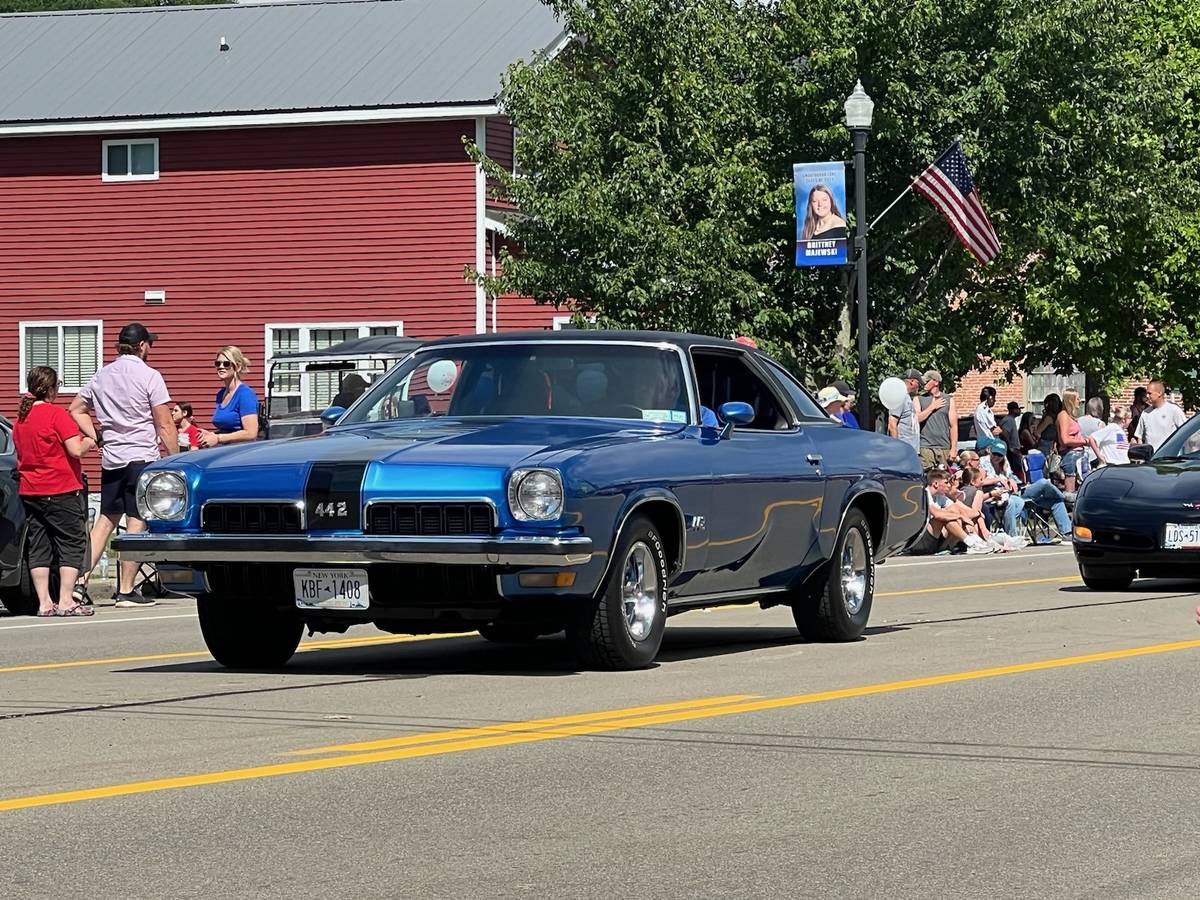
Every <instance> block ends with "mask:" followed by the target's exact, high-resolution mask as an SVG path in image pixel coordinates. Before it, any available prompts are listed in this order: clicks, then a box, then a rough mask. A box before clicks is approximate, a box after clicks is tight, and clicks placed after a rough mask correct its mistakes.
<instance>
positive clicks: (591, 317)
mask: <svg viewBox="0 0 1200 900" xmlns="http://www.w3.org/2000/svg"><path fill="white" fill-rule="evenodd" d="M583 318H584V319H586V320H587V321H588V322H590V323H591V324H592V325H595V324H596V314H595V313H588V314H587V315H585V316H584V317H583ZM574 319H575V317H574V316H554V317H553V318H552V319H551V320H550V321H551V322H552V323H553V324H554V330H555V331H562V330H563V326H564V325H570V324H571V322H573V321H574Z"/></svg>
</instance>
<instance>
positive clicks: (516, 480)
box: [508, 469, 563, 522]
mask: <svg viewBox="0 0 1200 900" xmlns="http://www.w3.org/2000/svg"><path fill="white" fill-rule="evenodd" d="M508 500H509V505H510V506H511V507H512V512H513V515H514V516H515V517H516V518H517V519H519V520H521V521H525V522H529V521H533V522H546V521H549V520H551V519H557V518H558V515H559V513H561V512H562V508H563V488H562V479H561V478H560V477H559V476H558V473H557V472H552V471H550V470H548V469H530V470H525V471H521V470H518V471H516V472H514V473H513V475H512V479H511V480H510V481H509V487H508Z"/></svg>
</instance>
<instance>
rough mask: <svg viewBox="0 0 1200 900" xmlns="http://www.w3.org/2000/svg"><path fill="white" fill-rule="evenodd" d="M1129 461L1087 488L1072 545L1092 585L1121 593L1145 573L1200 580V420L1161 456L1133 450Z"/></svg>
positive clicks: (1145, 448) (1093, 478) (1098, 475)
mask: <svg viewBox="0 0 1200 900" xmlns="http://www.w3.org/2000/svg"><path fill="white" fill-rule="evenodd" d="M1129 458H1130V462H1131V464H1130V465H1127V466H1105V467H1104V468H1102V469H1100V470H1099V471H1097V472H1095V473H1093V474H1092V475H1090V476H1088V478H1087V479H1086V480H1085V481H1084V482H1083V485H1082V486H1081V487H1080V490H1079V497H1078V499H1077V501H1076V504H1075V522H1074V529H1073V530H1074V534H1073V539H1072V544H1073V545H1074V547H1075V560H1076V562H1078V563H1079V573H1080V575H1082V576H1083V582H1084V584H1086V585H1087V586H1088V587H1089V588H1091V589H1092V590H1097V591H1106V590H1107V591H1111V590H1121V589H1123V588H1127V587H1129V585H1130V583H1131V582H1132V581H1133V579H1134V578H1135V577H1136V576H1137V575H1138V573H1139V572H1140V573H1141V574H1142V575H1144V576H1154V577H1168V578H1171V577H1175V578H1200V416H1195V417H1193V418H1191V419H1189V420H1188V421H1187V422H1185V423H1184V424H1183V425H1181V426H1180V428H1179V430H1178V431H1176V432H1175V433H1174V434H1173V435H1171V437H1169V438H1168V439H1167V440H1166V441H1165V442H1164V443H1163V445H1162V446H1161V447H1159V448H1158V450H1157V451H1156V452H1153V453H1152V452H1151V448H1150V446H1149V445H1148V444H1135V445H1133V446H1132V447H1130V448H1129Z"/></svg>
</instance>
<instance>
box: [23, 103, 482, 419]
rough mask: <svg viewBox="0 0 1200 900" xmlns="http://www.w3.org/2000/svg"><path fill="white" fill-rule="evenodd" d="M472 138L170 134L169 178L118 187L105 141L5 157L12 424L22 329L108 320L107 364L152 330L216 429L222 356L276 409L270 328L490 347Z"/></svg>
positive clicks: (420, 133) (459, 126)
mask: <svg viewBox="0 0 1200 900" xmlns="http://www.w3.org/2000/svg"><path fill="white" fill-rule="evenodd" d="M465 134H474V123H473V122H472V121H463V122H442V123H412V124H393V125H358V126H330V127H310V128H286V129H248V130H235V131H213V132H196V133H179V134H170V133H168V134H162V135H158V137H159V140H160V168H161V176H160V178H159V179H158V180H157V181H150V182H124V183H104V182H102V181H101V179H100V159H101V141H102V140H103V138H102V137H100V136H94V137H92V136H88V137H62V138H57V137H55V138H21V139H7V140H4V141H0V271H2V272H3V273H4V277H3V279H2V280H0V347H2V348H4V349H3V352H2V353H0V411H2V412H4V413H6V414H10V415H11V414H12V413H13V412H14V411H15V407H16V402H17V393H18V390H17V388H18V378H19V377H20V374H19V373H18V371H17V368H18V366H19V354H18V350H19V347H18V334H19V331H18V322H19V321H22V320H35V319H36V320H55V319H58V320H66V319H103V320H104V345H105V346H104V357H105V361H108V360H110V359H111V358H112V354H113V352H114V349H113V343H114V341H115V338H116V335H117V332H118V330H119V329H120V327H121V326H122V325H124V324H125V323H127V322H129V321H134V320H138V321H142V322H145V323H146V324H147V325H148V326H150V328H151V329H152V330H154V331H157V332H158V333H159V334H160V335H161V340H160V342H159V343H158V344H156V345H155V348H154V357H153V360H152V363H153V365H155V366H156V367H158V368H159V369H160V370H161V371H162V372H163V375H164V377H165V378H166V380H167V385H168V387H169V388H170V389H171V393H172V395H173V396H174V397H175V398H177V399H180V400H182V399H188V400H190V401H191V402H192V403H193V404H194V405H195V407H196V413H197V418H198V420H199V421H200V422H202V423H205V422H207V421H208V419H209V418H210V416H211V411H212V397H213V394H214V392H215V390H216V387H217V382H216V379H215V376H214V375H213V372H212V367H211V360H212V355H213V352H214V350H215V349H216V348H217V347H218V346H220V345H222V344H226V343H233V344H237V345H239V346H241V347H242V349H243V350H244V351H245V352H246V353H247V355H248V356H249V357H250V359H251V361H252V364H253V369H252V371H251V374H250V378H249V380H250V383H251V384H252V386H253V387H254V388H255V389H256V390H257V391H260V392H261V390H262V386H263V384H262V378H263V365H262V364H263V355H264V342H265V329H264V326H265V324H266V323H269V322H271V323H274V322H297V323H304V322H356V321H393V320H402V321H403V323H404V331H405V334H408V335H411V336H416V337H433V336H440V335H445V334H453V333H461V332H473V331H474V330H475V290H474V287H473V285H471V284H470V283H468V282H466V281H465V280H464V278H463V271H464V267H465V266H468V265H471V264H473V263H474V261H475V172H474V167H473V166H472V165H471V163H470V161H469V160H468V159H467V158H466V155H465V153H464V152H463V146H462V136H463V135H465ZM138 136H139V137H141V136H145V137H154V136H155V135H154V134H153V133H152V132H150V133H147V134H145V135H138ZM147 290H164V291H166V293H167V302H166V305H165V306H147V305H145V303H144V291H147Z"/></svg>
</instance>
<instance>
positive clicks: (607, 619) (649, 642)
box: [567, 515, 667, 670]
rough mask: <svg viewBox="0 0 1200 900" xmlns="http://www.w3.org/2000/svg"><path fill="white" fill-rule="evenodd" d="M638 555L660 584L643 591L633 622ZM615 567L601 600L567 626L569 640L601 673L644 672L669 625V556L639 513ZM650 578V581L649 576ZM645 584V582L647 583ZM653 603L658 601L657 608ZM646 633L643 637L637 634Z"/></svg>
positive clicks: (616, 553)
mask: <svg viewBox="0 0 1200 900" xmlns="http://www.w3.org/2000/svg"><path fill="white" fill-rule="evenodd" d="M635 554H636V557H637V563H638V564H640V566H641V569H642V571H645V564H646V563H649V564H650V565H652V566H653V568H654V576H655V583H654V586H653V588H652V589H651V590H650V591H649V592H643V596H644V597H645V602H644V604H643V605H636V604H635V603H631V605H630V609H629V613H630V617H632V618H634V619H635V620H636V622H635V624H630V622H629V620H628V618H627V615H626V613H627V610H626V605H625V598H624V592H623V588H624V585H625V580H626V571H627V569H628V568H629V566H630V565H631V564H635V563H634V562H633V561H634V559H635ZM612 560H613V564H612V568H611V569H610V570H609V573H608V578H607V580H606V581H605V583H604V587H603V588H602V589H601V591H600V594H599V596H598V597H597V598H596V599H595V600H594V601H592V602H591V603H590V604H588V607H587V610H586V612H584V613H583V614H581V615H580V616H578V617H577V618H576V619H575V620H574V621H573V622H571V623H570V624H569V625H568V627H567V640H568V641H569V642H570V644H571V646H572V649H573V650H574V651H575V653H576V655H577V656H578V657H579V659H580V661H581V662H582V663H584V664H585V665H587V666H591V667H593V668H597V669H607V670H626V669H644V668H646V666H648V665H650V664H651V663H653V662H654V659H655V657H656V656H658V650H659V648H660V647H661V646H662V639H663V633H664V632H665V631H666V627H667V553H666V550H665V549H664V548H663V542H662V539H661V538H660V537H659V534H658V531H657V530H656V529H655V527H654V524H653V523H652V522H651V521H650V520H649V519H648V518H646V517H645V516H640V515H634V516H632V517H631V518H630V519H629V521H628V522H626V523H625V528H624V529H623V530H622V532H621V534H620V535H619V536H618V538H617V542H616V546H615V547H614V548H613V556H612ZM645 578H647V579H648V578H649V574H648V573H647V574H646V576H645ZM642 584H643V586H645V584H646V582H645V579H643V581H642ZM650 602H652V603H653V606H652V608H651V607H650V605H649V604H650ZM635 631H640V632H641V636H640V637H639V636H635V634H634V632H635Z"/></svg>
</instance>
